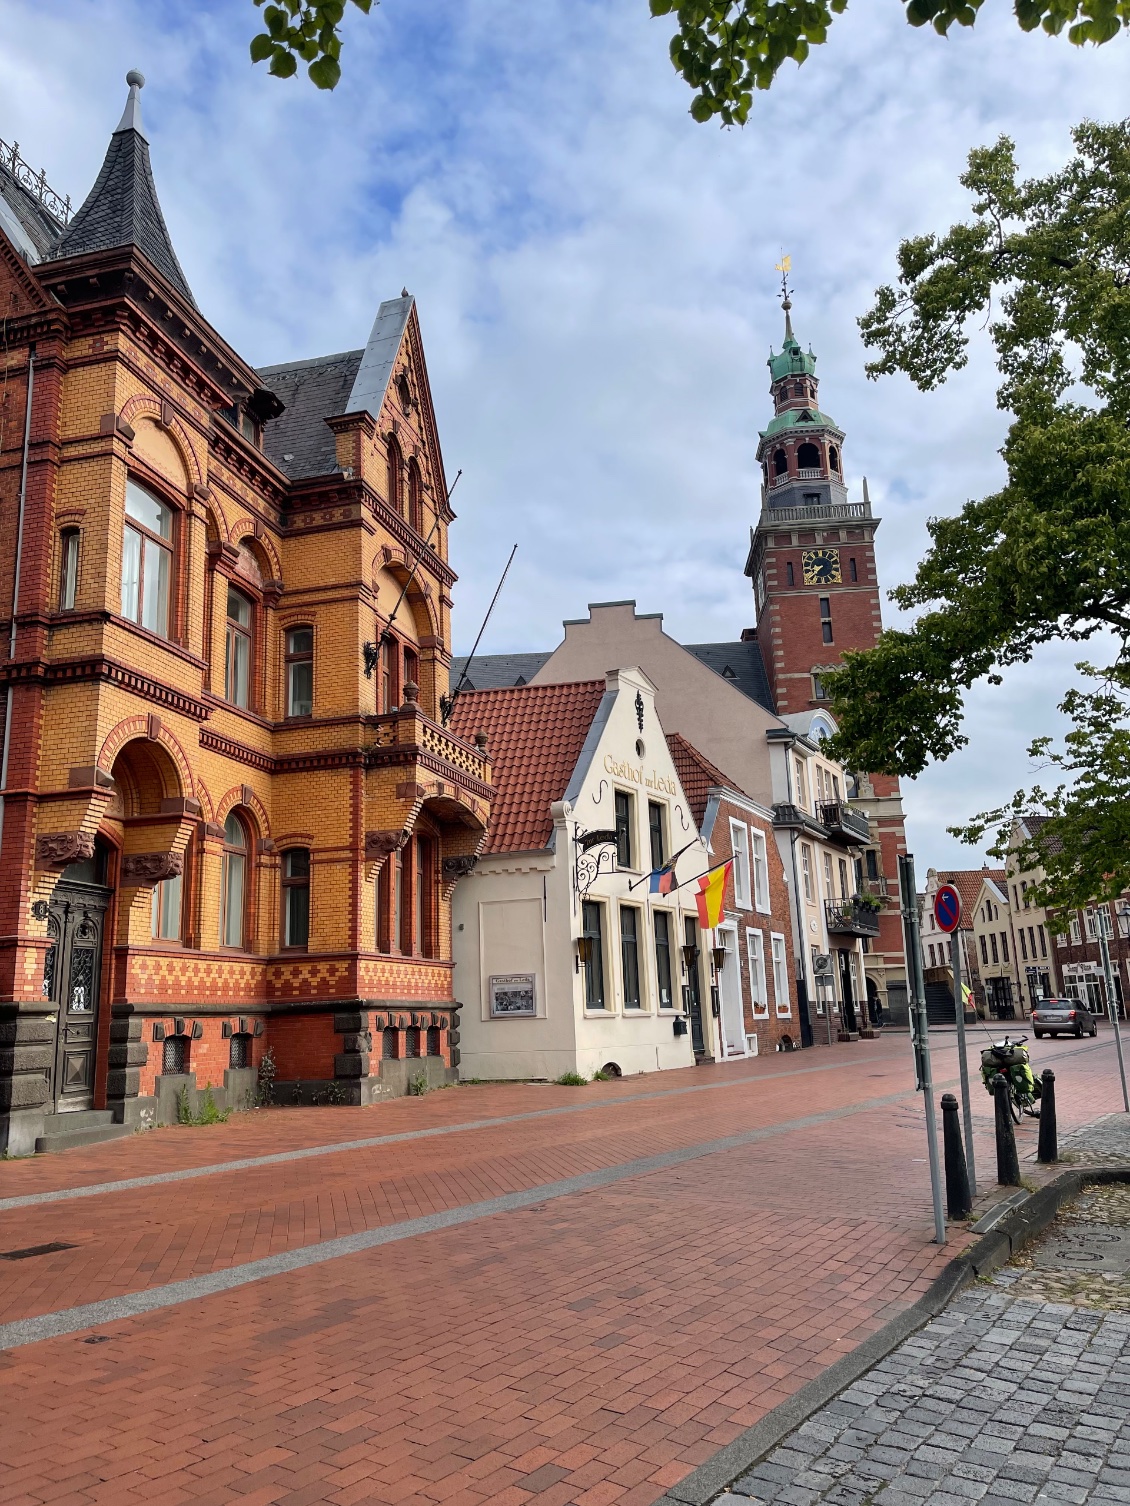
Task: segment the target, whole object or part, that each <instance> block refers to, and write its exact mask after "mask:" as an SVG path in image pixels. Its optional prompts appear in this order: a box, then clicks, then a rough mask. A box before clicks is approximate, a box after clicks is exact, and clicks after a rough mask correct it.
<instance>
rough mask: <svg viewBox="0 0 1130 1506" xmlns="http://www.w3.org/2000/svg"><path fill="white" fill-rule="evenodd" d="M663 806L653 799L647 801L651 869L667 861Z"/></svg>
mask: <svg viewBox="0 0 1130 1506" xmlns="http://www.w3.org/2000/svg"><path fill="white" fill-rule="evenodd" d="M663 824H664V823H663V807H662V806H661V805H659V804H658V803H657V802H656V801H654V800H649V801H648V802H647V835H648V841H649V842H650V843H651V866H652V869H653V870H654V869H656V868H662V867H663V865H664V863H665V862H666V861H667V844H666V842H665V841H664V835H665V834H664V830H663Z"/></svg>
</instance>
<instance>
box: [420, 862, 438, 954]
mask: <svg viewBox="0 0 1130 1506" xmlns="http://www.w3.org/2000/svg"><path fill="white" fill-rule="evenodd" d="M434 861H435V846H434V844H433V842H432V840H431V838H430V837H417V838H416V950H417V952H418V953H419V954H420V956H421V957H434V956H435V948H434V946H433V944H432V940H431V937H432V929H433V928H432V885H433V884H434V882H435V879H434V876H433V864H434Z"/></svg>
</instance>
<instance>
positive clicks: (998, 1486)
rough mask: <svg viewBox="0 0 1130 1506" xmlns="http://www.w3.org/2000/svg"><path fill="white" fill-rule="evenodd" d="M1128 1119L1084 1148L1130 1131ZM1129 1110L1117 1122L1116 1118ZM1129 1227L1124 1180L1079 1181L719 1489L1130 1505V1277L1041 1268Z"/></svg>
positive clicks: (751, 1493)
mask: <svg viewBox="0 0 1130 1506" xmlns="http://www.w3.org/2000/svg"><path fill="white" fill-rule="evenodd" d="M1125 1120H1126V1116H1125V1115H1122V1116H1116V1115H1112V1116H1110V1119H1109V1120H1107V1121H1102V1122H1100V1123H1099V1124H1098V1125H1097V1126H1096V1127H1095V1130H1094V1133H1091V1132H1090V1131H1088V1132H1086V1133H1083V1134H1081V1135H1077V1136H1076V1137H1075V1142H1076V1144H1077V1145H1078V1147H1079V1148H1080V1149H1081V1150H1082V1151H1084V1152H1086V1153H1088V1154H1090V1153H1094V1154H1096V1155H1097V1154H1099V1153H1100V1151H1101V1148H1102V1147H1111V1146H1118V1145H1122V1144H1130V1125H1127V1124H1126V1122H1125ZM1113 1121H1120V1122H1113ZM1096 1226H1100V1227H1105V1228H1107V1229H1116V1228H1130V1186H1127V1185H1126V1184H1113V1185H1109V1186H1101V1187H1091V1188H1088V1189H1085V1191H1084V1193H1083V1195H1082V1196H1081V1197H1080V1198H1079V1199H1077V1200H1076V1202H1075V1203H1074V1204H1072V1205H1070V1206H1069V1207H1067V1208H1065V1209H1064V1210H1062V1212H1061V1213H1060V1215H1059V1217H1058V1218H1057V1220H1056V1222H1055V1223H1054V1224H1053V1225H1052V1227H1051V1228H1050V1229H1049V1230H1048V1231H1047V1233H1046V1234H1045V1235H1044V1237H1043V1238H1042V1239H1041V1241H1039V1244H1038V1245H1037V1246H1036V1247H1033V1248H1031V1249H1028V1250H1025V1251H1024V1252H1022V1253H1021V1255H1020V1256H1019V1257H1018V1258H1017V1259H1016V1260H1014V1261H1013V1263H1012V1264H1011V1265H1010V1266H1009V1267H1006V1268H1005V1269H1004V1270H1001V1271H998V1272H997V1273H996V1274H995V1275H994V1276H993V1277H992V1279H991V1280H990V1281H988V1282H979V1283H977V1284H976V1285H975V1286H974V1287H973V1288H972V1289H970V1290H968V1291H966V1292H964V1293H963V1294H962V1295H961V1296H959V1297H958V1298H956V1299H955V1300H954V1301H953V1302H952V1303H950V1305H949V1306H948V1307H947V1309H946V1310H945V1312H944V1313H943V1314H941V1316H939V1317H938V1318H936V1319H934V1321H932V1322H931V1323H929V1324H928V1325H927V1326H926V1327H925V1328H924V1329H922V1330H921V1331H920V1332H919V1333H917V1334H915V1335H914V1336H913V1337H911V1338H910V1339H908V1340H906V1342H905V1343H903V1344H901V1345H900V1346H899V1347H898V1348H897V1349H896V1350H894V1351H893V1352H892V1353H891V1354H890V1355H889V1356H888V1357H887V1358H886V1359H885V1360H883V1361H882V1362H881V1363H879V1364H878V1365H876V1366H874V1367H873V1368H872V1369H871V1370H870V1371H868V1373H867V1374H866V1375H865V1376H864V1377H863V1378H862V1379H860V1380H858V1381H857V1382H856V1383H855V1384H854V1385H852V1386H850V1387H849V1388H848V1389H847V1390H846V1391H844V1392H842V1393H841V1394H840V1396H839V1397H838V1398H837V1399H836V1400H835V1401H834V1402H832V1403H830V1404H829V1405H828V1406H826V1407H824V1408H823V1409H822V1410H821V1411H819V1412H818V1413H816V1414H815V1415H814V1416H813V1417H811V1418H810V1419H809V1421H808V1422H806V1423H805V1424H804V1425H803V1426H801V1427H800V1428H799V1429H797V1431H796V1432H795V1433H793V1434H791V1435H790V1436H789V1437H788V1438H787V1439H786V1440H785V1442H784V1443H783V1444H782V1445H781V1446H780V1447H778V1448H777V1449H775V1450H774V1451H773V1452H772V1453H771V1454H770V1455H769V1456H768V1457H767V1458H766V1459H765V1460H764V1461H763V1462H762V1463H760V1464H758V1465H757V1466H756V1467H755V1468H754V1469H753V1470H751V1471H750V1473H749V1474H747V1475H746V1476H744V1477H743V1478H742V1479H741V1480H739V1481H737V1482H736V1483H735V1485H734V1486H733V1488H732V1492H731V1493H728V1494H727V1496H726V1497H723V1499H727V1498H728V1499H732V1500H734V1501H735V1506H736V1503H737V1502H738V1501H739V1500H740V1499H741V1498H742V1497H745V1498H746V1499H748V1500H752V1501H757V1502H761V1503H765V1506H770V1503H772V1506H824V1503H828V1506H969V1503H971V1502H974V1501H979V1502H981V1503H982V1506H1016V1503H1018V1502H1021V1503H1028V1502H1036V1503H1044V1502H1048V1503H1054V1506H1084V1503H1090V1502H1094V1503H1096V1506H1097V1503H1105V1502H1111V1503H1114V1502H1118V1503H1121V1506H1125V1503H1127V1502H1130V1276H1127V1275H1126V1274H1112V1273H1110V1272H1107V1273H1099V1272H1092V1271H1086V1272H1080V1271H1078V1270H1055V1269H1041V1268H1039V1267H1038V1266H1037V1265H1036V1264H1035V1263H1034V1260H1033V1256H1034V1255H1035V1254H1037V1251H1038V1250H1039V1249H1040V1247H1044V1248H1045V1250H1046V1251H1047V1252H1048V1253H1046V1254H1045V1255H1044V1259H1049V1258H1050V1259H1054V1260H1058V1259H1059V1258H1060V1252H1061V1251H1063V1250H1067V1251H1068V1252H1070V1249H1071V1245H1072V1234H1073V1231H1075V1233H1076V1235H1077V1237H1079V1238H1080V1239H1085V1231H1087V1230H1088V1229H1090V1230H1093V1229H1095V1227H1096Z"/></svg>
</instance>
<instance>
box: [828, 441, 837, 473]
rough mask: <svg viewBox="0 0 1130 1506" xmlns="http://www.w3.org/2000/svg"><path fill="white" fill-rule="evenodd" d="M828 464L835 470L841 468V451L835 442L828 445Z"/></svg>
mask: <svg viewBox="0 0 1130 1506" xmlns="http://www.w3.org/2000/svg"><path fill="white" fill-rule="evenodd" d="M828 464H829V465H830V466H831V467H832V469H833V470H834V471H838V470H839V468H840V453H839V451H838V450H837V449H836V447H835V445H834V444H830V445H829V446H828Z"/></svg>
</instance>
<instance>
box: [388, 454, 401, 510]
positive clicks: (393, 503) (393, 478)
mask: <svg viewBox="0 0 1130 1506" xmlns="http://www.w3.org/2000/svg"><path fill="white" fill-rule="evenodd" d="M387 454H388V502H389V506H390V507H391V508H392V510H393V512H398V513H400V514H402V515H403V512H404V495H403V491H404V487H403V474H402V468H403V464H404V462H403V460H402V459H401V455H400V446H399V445H398V444H397V442H396V440H395V439H393V438H392V437H391V436H390V438H389V441H388V451H387Z"/></svg>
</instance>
